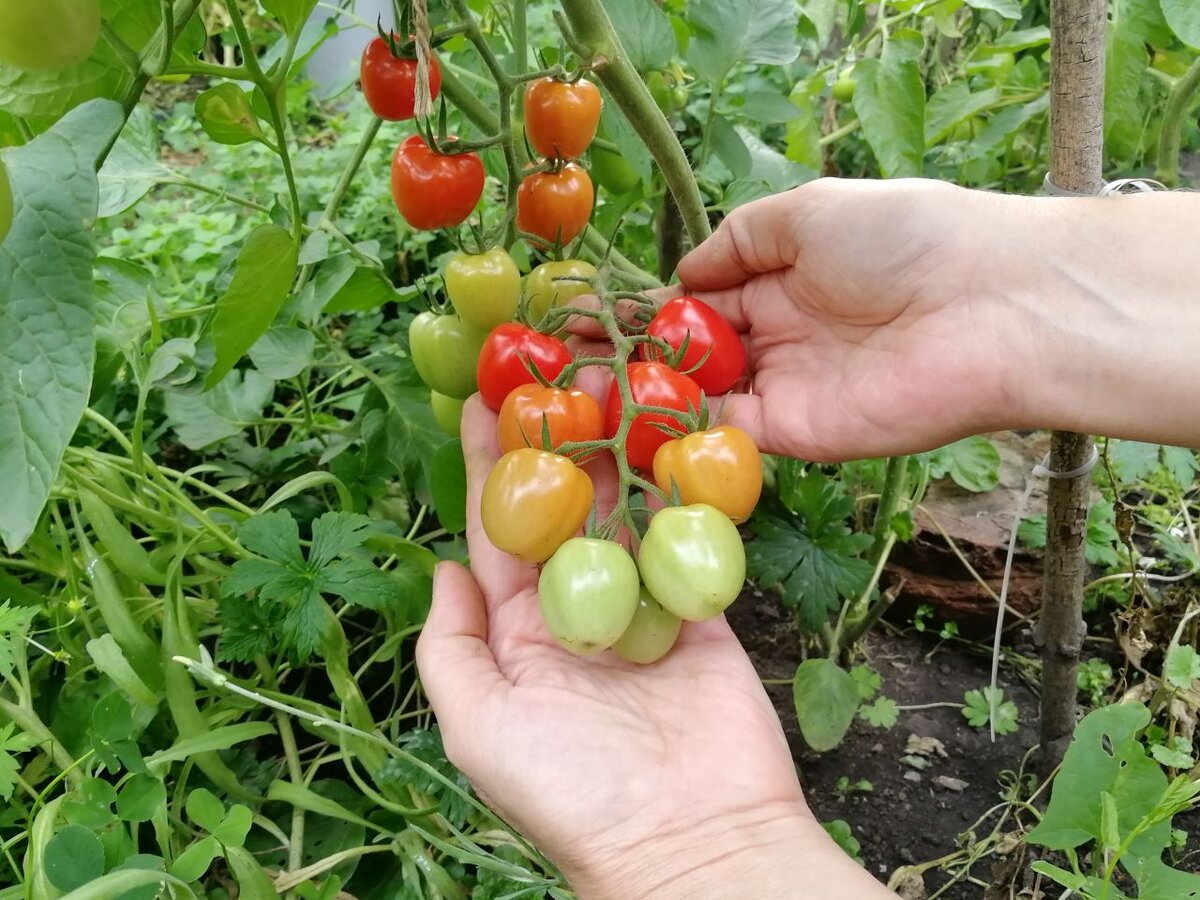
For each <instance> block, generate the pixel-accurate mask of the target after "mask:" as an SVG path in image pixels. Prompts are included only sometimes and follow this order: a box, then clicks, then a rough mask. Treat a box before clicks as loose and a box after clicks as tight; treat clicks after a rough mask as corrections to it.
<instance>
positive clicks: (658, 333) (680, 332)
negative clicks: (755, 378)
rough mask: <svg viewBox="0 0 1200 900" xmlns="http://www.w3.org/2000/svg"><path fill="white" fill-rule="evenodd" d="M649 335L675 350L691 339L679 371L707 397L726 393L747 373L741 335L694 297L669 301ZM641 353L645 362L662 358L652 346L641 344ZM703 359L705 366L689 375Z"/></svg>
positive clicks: (653, 324)
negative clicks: (684, 373)
mask: <svg viewBox="0 0 1200 900" xmlns="http://www.w3.org/2000/svg"><path fill="white" fill-rule="evenodd" d="M646 333H647V334H650V335H653V336H654V337H658V338H662V339H663V340H664V341H666V342H667V343H668V344H670V345H671V346H672V347H674V348H675V349H676V350H678V349H679V348H680V347H682V346H683V341H684V338H687V337H688V336H689V335H690V336H691V337H690V338H688V348H687V352H686V353H684V354H683V362H682V363H680V365H679V368H680V369H681V370H683V371H684V372H687V373H688V375H689V376H690V377H691V379H692V380H693V381H695V382H696V384H698V385H700V389H701V390H702V391H704V393H706V394H709V395H715V394H724V393H726V392H727V391H728V390H729V389H730V388H732V387H733V386H734V385H735V384H737V381H738V379H739V378H741V377H742V375H743V374H745V372H746V348H745V347H743V346H742V339H741V338H740V337H738V333H737V332H736V331H734V330H733V326H732V325H730V324H729V323H728V322H726V321H725V319H724V318H722V317H721V314H720V313H719V312H717V311H716V310H715V309H713V308H712V307H711V306H709V305H708V304H707V303H704V302H703V301H701V300H697V299H696V298H695V297H676V298H675V299H674V300H668V301H667V302H666V303H664V304H663V305H662V308H661V309H659V311H658V312H657V313H656V314H655V316H654V318H653V319H652V320H651V322H650V325H649V327H648V328H647V329H646ZM641 349H642V357H643V358H645V359H658V360H661V359H662V357H663V354H662V351H661V350H659V349H658V348H656V347H652V346H651V345H649V344H642V346H641ZM705 353H707V354H708V358H707V359H704V354H705ZM701 359H704V364H703V365H702V366H700V368H698V369H696V370H695V371H689V370H691V369H693V368H694V367H695V366H696V364H697V363H699V362H700V360H701Z"/></svg>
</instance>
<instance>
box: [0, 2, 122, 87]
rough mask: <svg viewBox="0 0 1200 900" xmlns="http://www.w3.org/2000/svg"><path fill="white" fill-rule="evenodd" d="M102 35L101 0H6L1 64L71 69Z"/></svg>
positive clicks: (0, 14) (0, 26) (0, 19)
mask: <svg viewBox="0 0 1200 900" xmlns="http://www.w3.org/2000/svg"><path fill="white" fill-rule="evenodd" d="M99 38H100V0H3V2H0V63H4V64H5V65H9V66H14V67H16V68H18V69H25V70H27V71H37V70H47V71H50V70H60V69H70V68H72V67H73V66H77V65H79V64H80V63H81V62H83V61H84V60H85V59H87V58H88V57H89V56H91V55H92V50H94V49H95V47H96V41H97V40H99Z"/></svg>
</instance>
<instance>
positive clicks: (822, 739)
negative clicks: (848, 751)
mask: <svg viewBox="0 0 1200 900" xmlns="http://www.w3.org/2000/svg"><path fill="white" fill-rule="evenodd" d="M792 701H793V702H794V703H795V706H796V718H797V719H798V720H799V722H800V734H801V735H802V736H803V737H804V741H805V743H807V744H808V746H810V747H812V748H813V749H814V750H816V751H817V752H818V753H823V752H825V751H826V750H832V749H833V748H834V747H836V746H837V745H838V744H840V743H841V742H842V738H843V737H845V736H846V732H847V731H849V730H850V723H851V722H853V721H854V714H855V713H856V712H857V711H858V706H859V696H858V691H857V690H856V689H855V686H854V679H853V678H851V677H850V673H849V672H847V671H846V670H845V669H842V668H840V667H839V666H838V665H837V664H836V663H834V662H833V661H832V660H829V659H825V658H820V659H806V660H805V661H804V662H802V663H801V664H800V667H799V668H798V669H796V676H795V678H794V679H793V680H792Z"/></svg>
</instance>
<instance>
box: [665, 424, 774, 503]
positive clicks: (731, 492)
mask: <svg viewBox="0 0 1200 900" xmlns="http://www.w3.org/2000/svg"><path fill="white" fill-rule="evenodd" d="M654 480H655V481H656V482H657V483H658V486H659V489H660V490H662V491H663V493H665V494H667V495H668V496H670V495H671V493H672V491H678V493H679V497H680V499H681V500H682V502H683V503H684V504H692V503H707V504H708V505H709V506H715V507H716V508H717V509H719V510H721V512H723V513H725V515H727V516H729V518H731V519H732V520H733V521H734V522H744V521H746V519H748V518H750V513H751V512H753V511H754V506H755V504H756V503H758V496H759V494H760V493H762V463H761V461H760V460H759V455H758V448H757V447H756V446H755V445H754V441H753V440H752V439H751V438H750V435H748V434H746V432H744V431H742V430H741V429H740V428H734V427H732V426H730V425H721V426H718V427H717V428H712V429H709V430H708V431H697V432H694V433H692V434H689V435H687V436H686V437H682V438H679V439H678V440H673V441H667V442H666V443H665V444H663V445H662V446H661V447H659V448H658V451H657V452H656V453H655V454H654Z"/></svg>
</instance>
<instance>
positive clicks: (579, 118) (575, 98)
mask: <svg viewBox="0 0 1200 900" xmlns="http://www.w3.org/2000/svg"><path fill="white" fill-rule="evenodd" d="M602 104H603V100H602V99H601V97H600V89H599V88H597V87H596V86H595V85H594V84H592V83H591V82H590V81H588V80H587V79H586V78H580V79H579V80H577V81H560V80H559V79H557V78H539V79H538V80H537V81H531V82H529V85H528V86H527V87H526V88H525V134H526V135H528V137H529V143H530V145H531V146H532V147H533V149H534V150H536V151H537V152H538V154H539V155H541V156H544V157H546V158H547V159H555V158H558V159H578V158H579V157H580V156H582V155H583V152H584V151H585V150H587V148H588V144H590V143H591V142H592V138H594V137H595V136H596V128H597V127H598V126H599V125H600V107H601V105H602Z"/></svg>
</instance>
